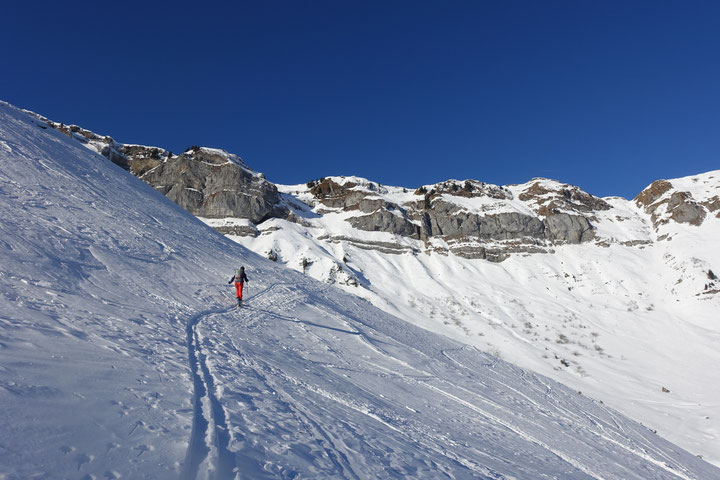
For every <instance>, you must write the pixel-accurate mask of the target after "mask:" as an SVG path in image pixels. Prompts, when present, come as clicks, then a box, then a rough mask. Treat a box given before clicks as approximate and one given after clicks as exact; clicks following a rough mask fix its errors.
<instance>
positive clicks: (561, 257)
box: [64, 127, 720, 463]
mask: <svg viewBox="0 0 720 480" xmlns="http://www.w3.org/2000/svg"><path fill="white" fill-rule="evenodd" d="M64 128H66V129H68V130H69V131H70V135H71V136H73V138H76V139H80V140H82V139H83V138H84V139H85V140H87V138H88V137H90V138H92V137H93V135H94V134H92V135H91V134H89V133H87V131H84V130H82V129H79V128H78V127H72V128H71V127H64ZM73 129H75V130H76V131H75V132H73V131H72V130H73ZM83 132H84V133H83ZM79 137H82V138H79ZM98 138H101V140H97V139H95V140H87V141H85V142H84V143H85V145H86V146H89V147H91V148H92V149H94V150H96V151H98V152H100V153H103V151H104V150H105V147H107V145H114V147H113V148H114V150H112V151H117V152H120V154H121V155H124V156H123V157H122V158H121V157H117V156H115V157H113V156H112V155H109V154H108V155H107V156H108V157H113V158H115V160H116V161H117V163H118V164H121V165H123V164H124V166H125V168H130V169H131V170H133V168H135V167H132V165H136V170H135V172H134V173H136V174H139V175H140V176H143V175H144V174H145V173H147V172H149V171H150V170H151V169H152V168H155V166H157V165H159V164H160V163H161V162H162V163H166V162H165V160H163V158H169V161H170V162H172V161H173V160H174V159H175V158H176V157H179V156H175V155H169V152H164V151H163V150H161V149H153V148H151V147H139V146H124V145H119V144H114V143H113V142H112V140H111V139H109V137H98ZM97 142H100V143H97ZM103 142H107V143H103ZM103 145H104V146H103ZM156 150H157V154H156V153H155V151H156ZM108 151H110V150H105V152H104V153H107V152H108ZM123 151H124V152H127V153H122V152H123ZM143 152H144V153H143ZM198 153H202V155H204V154H207V155H217V156H218V157H217V160H215V161H211V162H208V163H217V164H220V165H227V166H226V167H224V168H242V169H247V166H245V165H244V164H242V165H239V163H240V161H239V159H237V157H235V156H232V155H231V154H228V153H225V152H221V151H216V150H212V149H200V148H196V149H191V150H190V151H188V152H186V154H184V155H185V158H184V160H183V161H186V162H188V163H192V162H193V161H195V162H197V161H198V158H199V157H201V156H202V155H198ZM143 155H144V157H143ZM148 156H149V157H152V156H157V157H159V160H158V159H157V158H156V159H154V162H149V161H143V160H142V159H143V158H146V157H148ZM111 159H112V158H111ZM123 159H124V160H123ZM151 160H153V159H152V158H151ZM201 162H202V160H200V163H201ZM228 162H229V163H228ZM232 164H236V166H233V165H232ZM187 168H194V167H187ZM208 168H209V169H208V170H207V171H206V172H205V171H204V173H203V175H211V174H212V172H215V171H216V170H215V169H216V168H217V167H210V166H208ZM168 170H169V171H172V170H173V168H169V169H168ZM174 170H178V171H181V170H182V168H178V169H174ZM181 173H182V172H181ZM248 174H249V175H250V176H251V177H252V178H254V179H256V180H257V181H258V182H265V180H264V179H263V178H262V177H261V176H260V175H259V174H256V173H254V172H249V173H248ZM173 175H175V173H173ZM193 175H194V174H193ZM167 178H169V179H172V178H176V177H174V176H168V177H167ZM177 178H179V179H180V180H179V181H180V183H179V184H177V185H179V186H175V187H174V188H176V191H178V190H182V189H188V188H189V189H194V190H198V191H201V192H202V191H203V188H204V187H202V186H201V188H198V187H197V186H193V183H192V182H194V181H200V180H191V179H192V178H193V177H192V175H186V176H183V175H182V174H181V175H179V176H178V177H177ZM719 179H720V172H708V173H706V174H702V175H697V176H693V177H688V178H684V179H671V180H664V181H659V182H655V183H654V184H653V185H651V186H649V187H648V189H646V190H645V191H643V192H642V193H641V194H640V195H638V197H637V198H636V199H635V200H634V201H629V200H626V199H622V198H617V197H611V198H603V199H600V198H597V197H594V196H592V195H589V194H587V193H585V192H582V191H581V190H580V189H578V188H577V187H572V186H570V185H566V184H562V183H560V182H556V181H552V180H546V179H534V180H532V181H530V182H527V183H525V184H522V185H508V186H505V187H500V186H494V185H490V184H484V183H482V182H476V181H448V182H443V183H440V184H436V185H427V186H424V187H421V188H420V189H415V190H411V189H406V188H405V189H404V188H401V187H388V186H383V185H379V184H377V183H375V182H371V181H368V180H365V179H361V178H356V177H328V178H326V179H323V180H321V181H315V182H311V183H309V184H308V185H305V184H303V185H297V186H273V188H276V189H277V190H276V193H271V195H270V196H268V197H265V196H263V195H264V194H263V195H260V196H256V198H255V202H256V204H258V205H266V206H269V207H268V208H266V209H265V211H279V212H281V213H280V214H277V215H276V214H273V213H271V214H270V216H269V217H267V219H266V220H264V221H260V220H258V218H262V215H261V216H260V217H257V216H254V215H255V214H251V213H242V214H233V215H230V216H228V217H225V216H224V214H223V215H220V216H219V217H215V216H214V215H204V216H203V215H201V216H202V217H203V220H204V221H205V222H206V223H208V224H210V225H212V226H213V227H215V228H217V229H218V230H220V231H222V232H224V233H227V234H229V235H230V238H232V239H233V240H235V241H237V242H239V243H241V244H243V245H245V246H247V247H248V248H250V249H251V250H254V251H256V252H257V253H259V254H261V255H263V256H266V257H270V258H272V259H275V260H277V261H278V262H279V263H281V264H284V265H286V266H288V267H290V268H292V269H295V270H298V271H301V272H304V273H305V274H306V275H307V276H310V277H312V278H315V279H318V280H321V281H323V282H325V283H333V284H336V285H338V286H340V287H341V288H343V289H346V290H347V291H348V292H351V293H353V294H355V295H358V296H360V297H363V298H365V299H368V300H370V301H371V302H372V303H373V304H374V305H376V306H378V307H380V308H381V309H383V310H385V311H387V312H390V313H392V314H394V315H396V316H399V317H400V318H403V319H405V320H407V321H409V322H412V323H413V324H416V325H419V326H422V327H423V328H426V329H428V330H432V331H436V332H440V333H442V334H443V335H447V336H449V337H451V338H453V339H455V340H457V341H460V342H462V343H464V344H467V345H471V346H474V347H477V348H480V349H482V350H485V351H490V352H492V353H494V354H496V355H499V356H501V357H503V358H505V359H506V360H509V361H511V362H513V363H515V364H517V365H521V366H524V367H527V368H530V369H532V370H534V371H537V372H540V373H543V374H546V375H548V376H550V377H552V378H554V379H557V380H559V381H561V382H563V383H565V384H566V385H570V386H572V387H573V388H574V389H575V390H579V391H582V392H584V393H586V394H590V395H591V396H593V397H594V398H596V399H598V400H602V401H604V402H605V404H608V405H611V406H612V407H614V408H617V409H619V410H620V411H622V412H624V413H626V414H628V415H630V416H631V417H632V418H635V419H638V420H640V421H642V422H643V423H644V424H646V425H648V426H649V427H650V428H652V429H654V430H657V431H658V432H659V433H660V434H661V435H663V436H666V437H667V438H670V439H672V440H673V441H674V442H677V443H678V444H680V445H682V446H683V447H684V448H686V449H688V450H690V451H692V452H693V453H695V454H700V455H703V456H704V458H706V459H709V460H710V461H713V462H716V463H720V440H719V439H718V432H720V418H717V416H716V415H715V413H716V409H717V400H716V399H717V398H720V387H719V386H720V378H719V377H718V373H717V370H716V368H715V366H716V365H717V364H718V362H720V354H718V350H717V348H716V345H717V340H718V338H719V337H720V327H719V326H718V322H717V312H718V311H719V310H720V300H719V298H720V297H719V296H718V295H717V293H718V290H719V285H720V283H719V281H718V279H717V275H718V273H719V271H720V258H719V253H718V250H719V249H717V243H718V239H720V229H719V227H718V224H719V222H720V220H719V219H718V215H720V212H719V211H718V210H719V202H718V193H719V192H720V182H719ZM202 182H205V185H209V184H214V183H213V181H209V180H207V179H205V180H202V181H200V184H201V185H202ZM168 185H171V183H170V181H168V180H162V176H159V177H158V178H157V179H156V180H154V186H155V187H156V188H157V189H159V190H160V191H162V192H164V190H163V188H166V187H167V186H168ZM172 185H175V184H172ZM235 190H236V191H237V192H241V193H242V194H248V195H256V193H253V191H252V190H250V189H247V190H242V188H235ZM260 190H262V189H259V190H255V192H257V191H260ZM189 191H190V192H192V190H189ZM270 191H271V192H272V188H271V189H270ZM164 193H165V192H164ZM188 195H196V194H195V193H191V194H188ZM206 196H211V195H206V194H205V193H203V194H202V197H201V196H200V195H196V197H195V198H199V199H200V201H199V204H200V205H202V203H203V202H205V198H206ZM210 205H212V202H210ZM210 217H214V218H210ZM482 259H487V260H494V261H493V262H488V261H484V260H482Z"/></svg>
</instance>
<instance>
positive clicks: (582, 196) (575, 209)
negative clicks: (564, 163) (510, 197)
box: [518, 178, 611, 217]
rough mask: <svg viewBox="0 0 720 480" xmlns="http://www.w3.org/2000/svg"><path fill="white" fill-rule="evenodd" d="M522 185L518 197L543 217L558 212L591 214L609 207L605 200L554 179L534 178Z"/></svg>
mask: <svg viewBox="0 0 720 480" xmlns="http://www.w3.org/2000/svg"><path fill="white" fill-rule="evenodd" d="M524 187H525V188H524V189H523V190H522V191H521V192H520V194H519V195H518V198H519V199H520V200H522V201H523V202H526V203H527V204H528V206H530V207H531V208H532V209H533V210H535V211H536V212H537V213H538V215H540V216H543V217H547V216H549V215H552V214H558V213H570V214H582V215H592V213H593V212H595V211H598V210H609V209H610V208H611V206H610V204H609V203H607V202H606V201H605V200H603V199H601V198H598V197H595V196H594V195H590V194H589V193H586V192H584V191H582V190H581V189H580V188H579V187H576V186H573V185H568V184H565V183H560V182H557V181H555V180H548V179H544V178H535V179H533V180H531V181H530V182H529V183H528V184H526V185H525V186H524Z"/></svg>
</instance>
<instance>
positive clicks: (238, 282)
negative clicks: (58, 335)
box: [228, 267, 248, 307]
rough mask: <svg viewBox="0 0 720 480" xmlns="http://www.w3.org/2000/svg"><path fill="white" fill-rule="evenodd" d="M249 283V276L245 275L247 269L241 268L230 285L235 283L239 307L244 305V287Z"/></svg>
mask: <svg viewBox="0 0 720 480" xmlns="http://www.w3.org/2000/svg"><path fill="white" fill-rule="evenodd" d="M247 281H248V278H247V275H245V267H240V270H238V271H237V272H235V275H233V277H232V278H231V279H230V281H229V282H228V285H229V284H231V283H233V282H235V296H236V297H237V304H238V307H239V306H241V305H242V292H243V285H244V284H245V282H247Z"/></svg>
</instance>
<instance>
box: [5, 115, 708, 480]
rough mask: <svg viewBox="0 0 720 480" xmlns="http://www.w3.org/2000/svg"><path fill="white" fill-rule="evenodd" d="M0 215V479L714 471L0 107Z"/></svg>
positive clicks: (694, 474) (677, 474)
mask: <svg viewBox="0 0 720 480" xmlns="http://www.w3.org/2000/svg"><path fill="white" fill-rule="evenodd" d="M0 213H1V217H0V261H1V263H2V269H0V406H2V409H1V410H0V411H2V414H1V415H0V478H6V479H25V478H47V479H66V478H78V479H83V478H98V479H99V478H131V479H142V478H148V479H165V478H185V479H195V478H198V479H206V478H216V479H218V478H252V479H255V478H350V479H365V478H433V479H436V478H527V479H538V478H668V479H676V478H681V479H684V478H693V479H711V478H720V471H718V470H717V469H716V468H714V467H712V466H711V465H709V464H707V463H705V462H703V461H702V460H700V459H698V458H696V457H694V456H693V455H690V454H689V453H687V452H685V451H683V450H680V449H678V448H677V447H675V446H673V445H671V444H669V443H668V442H666V441H665V440H663V439H662V438H660V437H659V436H657V435H655V434H653V433H652V432H651V431H649V430H648V429H647V428H645V427H642V426H640V425H639V424H637V423H635V422H633V421H631V420H629V419H627V418H625V417H623V416H621V415H619V414H617V413H615V412H614V411H611V410H609V409H606V408H605V407H604V406H603V405H602V404H600V403H597V402H594V401H592V400H590V399H588V398H586V397H585V396H583V395H579V394H578V393H577V392H575V391H571V390H568V389H567V388H565V387H562V386H561V385H559V384H557V383H555V382H553V381H551V380H549V379H546V378H543V377H540V376H536V375H533V374H530V373H528V372H527V371H524V370H521V369H519V368H517V367H513V366H511V365H510V364H508V363H505V362H503V361H501V360H499V359H497V358H494V357H492V356H490V355H487V354H484V353H481V352H480V351H478V350H476V349H475V348H473V347H469V346H466V345H463V344H461V343H458V342H455V341H453V340H449V339H447V338H445V337H442V336H439V335H436V334H433V333H430V332H428V331H426V330H422V329H419V328H417V327H414V326H411V325H410V324H408V323H405V322H403V321H401V320H398V319H396V318H395V317H392V316H390V315H388V314H386V313H383V312H381V311H380V310H378V309H376V308H374V307H372V306H371V305H370V304H369V303H367V302H365V301H364V300H361V299H359V298H357V297H353V296H350V295H347V294H344V293H342V292H341V291H339V290H337V289H336V288H335V287H332V286H329V285H325V284H321V283H318V282H315V281H314V280H312V279H310V278H308V277H306V276H303V275H301V274H299V273H297V272H293V271H291V270H288V269H285V268H283V267H279V266H277V265H275V264H273V263H271V262H269V261H266V260H263V259H261V258H260V257H257V256H256V255H254V254H252V253H250V252H249V251H247V250H246V249H244V248H243V247H241V246H239V245H236V244H234V243H232V242H230V241H229V240H226V239H225V238H223V237H222V236H220V235H218V234H217V233H215V232H214V231H212V230H211V229H210V228H208V227H206V226H204V225H203V224H201V223H200V222H198V221H197V220H195V219H194V218H193V217H192V216H190V215H189V214H188V213H186V212H184V211H183V210H181V209H180V208H179V207H177V206H176V205H174V204H172V203H171V202H169V201H168V200H167V199H166V198H165V197H163V196H162V195H160V194H159V193H158V192H156V191H154V190H153V189H152V188H150V187H149V186H147V185H145V184H143V183H142V182H140V181H139V180H137V179H135V178H134V177H132V176H131V175H130V174H128V173H127V172H125V171H123V170H122V169H120V168H119V167H116V166H114V165H112V164H111V163H110V162H108V161H107V160H105V159H104V158H102V157H100V156H99V155H96V154H94V153H92V152H89V151H88V150H86V149H85V148H83V147H82V146H81V145H80V144H78V143H77V142H71V141H70V140H69V139H68V138H67V137H65V136H63V135H62V133H60V132H58V131H55V130H52V129H47V128H43V124H42V123H41V122H37V121H36V120H34V119H33V118H31V117H29V116H28V115H26V114H24V113H22V112H20V111H18V110H16V109H14V108H13V107H10V106H8V105H5V104H0ZM238 264H244V265H245V266H246V268H247V270H248V275H249V277H250V284H249V292H248V293H247V297H248V301H247V305H246V306H245V307H243V308H242V309H239V310H237V309H235V308H234V307H233V300H232V298H231V292H230V287H229V286H228V285H227V284H226V283H225V281H226V280H227V279H228V278H229V276H230V275H231V272H232V271H233V269H234V268H235V267H236V266H238Z"/></svg>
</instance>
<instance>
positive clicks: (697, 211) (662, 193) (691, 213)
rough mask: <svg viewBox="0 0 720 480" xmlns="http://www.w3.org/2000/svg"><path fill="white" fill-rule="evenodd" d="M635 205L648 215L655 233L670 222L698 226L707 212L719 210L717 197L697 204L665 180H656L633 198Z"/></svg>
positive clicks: (687, 193)
mask: <svg viewBox="0 0 720 480" xmlns="http://www.w3.org/2000/svg"><path fill="white" fill-rule="evenodd" d="M635 204H636V205H637V206H638V207H641V208H643V209H644V210H645V213H648V214H650V218H651V220H652V222H653V226H654V227H655V230H656V231H657V230H658V229H659V227H660V226H661V225H665V224H667V223H669V222H670V221H674V222H677V223H688V224H690V225H695V226H697V225H700V224H702V222H703V220H705V217H706V216H707V212H708V211H710V212H714V211H715V210H716V209H720V201H718V198H717V197H713V198H712V199H710V200H708V201H706V202H703V203H698V202H697V201H695V199H694V198H693V196H692V194H690V193H689V192H683V191H677V190H676V189H675V188H674V186H673V184H672V183H670V182H668V181H667V180H657V181H655V182H653V183H652V184H650V186H649V187H648V188H646V189H645V190H643V191H642V192H640V194H639V195H638V196H637V197H635Z"/></svg>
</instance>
